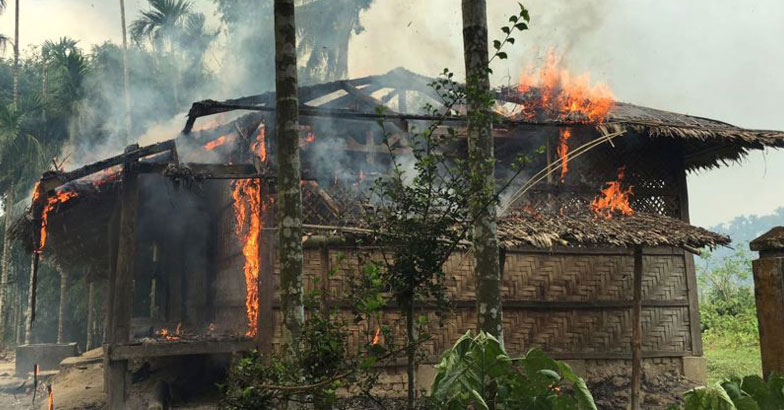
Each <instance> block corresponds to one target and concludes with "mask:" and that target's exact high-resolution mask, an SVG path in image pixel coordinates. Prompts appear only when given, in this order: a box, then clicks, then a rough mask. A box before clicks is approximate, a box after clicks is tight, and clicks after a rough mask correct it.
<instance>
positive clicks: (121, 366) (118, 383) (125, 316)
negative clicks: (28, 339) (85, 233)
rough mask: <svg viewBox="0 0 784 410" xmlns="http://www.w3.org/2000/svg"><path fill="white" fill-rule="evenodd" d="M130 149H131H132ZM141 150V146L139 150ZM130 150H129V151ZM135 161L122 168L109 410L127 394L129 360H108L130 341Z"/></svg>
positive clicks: (136, 199)
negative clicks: (115, 350) (119, 347)
mask: <svg viewBox="0 0 784 410" xmlns="http://www.w3.org/2000/svg"><path fill="white" fill-rule="evenodd" d="M132 147H134V146H131V147H129V149H132ZM136 148H138V146H137V147H136ZM126 151H128V149H126ZM134 165H135V162H126V163H125V164H124V165H123V177H122V178H123V186H122V196H121V207H122V209H121V210H120V230H119V238H118V239H119V240H118V247H117V268H116V273H115V283H114V286H113V289H111V292H112V293H113V295H114V298H113V299H114V302H113V303H112V311H111V313H110V314H111V315H112V328H111V329H110V330H109V348H108V349H106V351H105V352H104V354H105V355H106V356H107V359H106V360H105V361H107V362H108V364H109V366H108V368H106V370H105V372H107V378H106V379H107V382H108V385H107V386H108V390H107V393H108V394H107V405H108V408H110V409H118V410H122V409H124V408H125V398H126V394H127V385H128V383H127V373H128V361H127V360H117V361H112V360H110V359H108V357H110V354H111V349H112V348H113V347H114V346H115V345H117V344H125V343H128V341H129V340H130V333H131V314H132V308H133V270H134V258H135V256H136V219H137V216H138V215H137V214H138V209H139V176H138V174H137V173H136V170H135V169H134Z"/></svg>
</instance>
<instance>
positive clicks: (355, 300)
mask: <svg viewBox="0 0 784 410" xmlns="http://www.w3.org/2000/svg"><path fill="white" fill-rule="evenodd" d="M342 260H343V258H342V256H339V257H338V260H337V264H336V265H335V267H333V269H332V270H331V271H330V272H329V276H330V277H331V276H333V275H334V274H335V273H336V272H337V269H338V267H339V266H340V265H341V263H342ZM354 279H357V281H355V282H352V284H351V289H352V292H351V293H350V294H349V295H348V296H345V295H328V294H324V293H323V291H322V290H319V289H314V290H312V291H310V292H308V293H307V294H306V295H305V299H304V300H305V306H306V308H307V310H308V315H307V317H306V319H305V321H304V323H303V327H302V335H301V342H302V344H301V351H300V353H299V355H294V354H292V352H291V350H290V349H286V348H283V349H281V351H279V352H276V354H273V355H270V356H263V355H261V354H259V353H258V352H251V353H250V354H248V355H246V356H245V357H243V358H242V359H241V360H239V361H238V362H236V363H235V364H234V365H233V366H232V368H231V369H230V372H229V377H228V379H227V380H226V383H225V384H224V385H221V390H222V392H223V399H222V402H221V408H223V409H230V410H241V409H262V408H280V406H283V405H284V404H285V403H287V402H288V401H289V400H291V399H292V398H296V399H297V400H300V401H303V400H304V401H306V402H308V403H311V404H312V405H313V406H314V408H316V409H329V408H331V406H332V404H333V403H334V402H335V400H336V398H337V396H336V392H337V389H339V388H345V387H349V386H351V387H354V388H356V389H358V391H359V392H361V394H362V395H366V396H369V395H370V394H371V393H370V392H371V389H372V388H373V386H374V385H375V383H376V380H377V379H378V372H377V370H376V369H375V368H374V367H373V366H374V365H375V364H377V363H379V362H380V361H383V360H386V359H389V358H392V357H394V354H393V353H392V352H389V351H388V349H387V348H386V347H385V346H384V345H383V344H382V343H374V342H373V340H372V338H371V337H370V334H366V335H365V336H366V338H365V340H364V341H360V342H359V343H358V344H357V345H356V347H354V350H352V349H351V348H350V347H349V345H348V340H349V326H364V327H368V328H371V326H372V325H375V324H377V322H373V321H372V318H376V317H378V316H379V315H380V312H381V309H382V308H383V304H381V303H377V301H380V300H382V299H383V296H382V294H381V279H380V276H379V275H378V271H377V270H375V269H374V268H373V267H372V266H366V267H365V268H364V269H363V270H362V275H356V276H355V277H354ZM315 285H316V288H318V285H319V283H318V279H316V283H315ZM338 297H343V298H345V300H346V302H348V303H350V304H351V305H352V306H355V309H354V318H353V321H352V322H351V323H349V322H347V320H346V319H347V318H346V317H345V316H343V314H342V313H341V311H340V310H339V309H337V308H334V307H332V308H330V307H327V306H326V304H325V303H324V302H325V300H327V299H332V300H337V299H338ZM355 391H356V390H355Z"/></svg>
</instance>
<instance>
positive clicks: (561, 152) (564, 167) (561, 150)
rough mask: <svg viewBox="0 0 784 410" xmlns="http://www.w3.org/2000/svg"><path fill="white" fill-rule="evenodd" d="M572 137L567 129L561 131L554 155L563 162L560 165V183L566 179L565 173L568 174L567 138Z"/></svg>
mask: <svg viewBox="0 0 784 410" xmlns="http://www.w3.org/2000/svg"><path fill="white" fill-rule="evenodd" d="M571 137H572V131H571V130H570V129H568V128H564V129H561V138H560V139H559V141H558V148H557V149H556V153H557V154H558V157H560V158H561V159H562V160H563V163H562V164H561V182H564V180H565V179H566V173H567V172H569V144H568V141H569V138H571Z"/></svg>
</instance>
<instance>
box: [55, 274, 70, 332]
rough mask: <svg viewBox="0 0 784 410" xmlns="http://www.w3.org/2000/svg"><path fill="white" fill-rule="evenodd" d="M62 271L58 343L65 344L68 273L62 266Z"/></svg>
mask: <svg viewBox="0 0 784 410" xmlns="http://www.w3.org/2000/svg"><path fill="white" fill-rule="evenodd" d="M57 270H58V271H60V308H59V309H58V311H57V343H58V344H60V343H65V317H66V315H67V310H68V273H67V271H66V270H65V269H63V268H62V267H61V266H60V267H58V269H57Z"/></svg>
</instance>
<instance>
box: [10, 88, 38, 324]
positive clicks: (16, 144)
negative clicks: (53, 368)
mask: <svg viewBox="0 0 784 410" xmlns="http://www.w3.org/2000/svg"><path fill="white" fill-rule="evenodd" d="M31 101H32V102H33V103H30V104H24V103H27V102H28V101H27V100H25V101H23V104H21V105H22V108H28V109H30V107H27V106H33V105H34V103H35V100H31ZM30 111H33V110H32V109H30ZM25 117H26V114H25V111H23V109H20V107H17V104H12V105H10V106H5V105H2V106H0V192H5V193H6V195H5V201H4V203H3V204H4V208H5V227H4V228H5V229H4V236H3V255H2V262H1V263H0V269H2V273H0V335H2V334H4V332H5V310H6V308H7V307H6V304H7V295H8V293H7V288H8V275H9V270H10V261H11V239H10V235H9V228H10V227H11V224H12V223H13V212H12V211H13V206H14V202H15V201H14V198H15V193H16V190H17V187H18V186H20V185H21V184H20V183H19V182H20V180H27V179H31V175H35V174H36V173H38V172H39V171H40V168H41V166H42V164H43V155H42V148H41V145H40V144H39V143H38V140H37V139H36V138H35V137H33V136H31V135H29V134H27V133H26V132H25V131H24V126H23V125H24V121H25Z"/></svg>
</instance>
